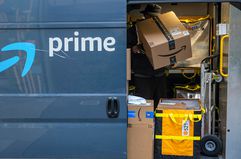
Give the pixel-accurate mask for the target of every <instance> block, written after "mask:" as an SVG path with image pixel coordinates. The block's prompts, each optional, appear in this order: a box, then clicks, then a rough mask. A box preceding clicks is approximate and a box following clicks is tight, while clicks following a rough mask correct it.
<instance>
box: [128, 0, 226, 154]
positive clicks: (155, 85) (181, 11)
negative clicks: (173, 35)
mask: <svg viewBox="0 0 241 159" xmlns="http://www.w3.org/2000/svg"><path fill="white" fill-rule="evenodd" d="M158 2H160V3H158ZM161 2H162V1H157V2H155V1H151V2H150V1H134V0H131V1H129V5H128V7H127V12H128V13H127V18H128V19H127V22H128V23H127V47H128V48H130V50H131V51H130V50H129V53H130V52H131V70H128V72H129V73H130V72H131V80H129V81H128V86H129V91H128V94H129V95H136V96H140V97H143V98H144V99H148V100H154V108H156V107H157V105H158V101H159V99H160V98H182V99H200V100H201V103H202V104H204V107H205V109H206V111H207V113H206V114H207V115H205V116H204V117H203V120H202V137H203V139H204V140H203V141H202V142H201V144H200V151H202V152H203V153H204V154H206V155H209V156H212V157H214V158H215V156H216V157H218V156H219V157H221V156H225V148H223V149H222V150H223V151H222V152H221V148H222V147H223V146H225V140H224V139H223V138H222V141H224V144H222V143H221V140H220V137H222V136H223V135H222V133H223V132H222V131H220V116H219V111H218V108H219V99H218V98H219V96H218V91H217V90H218V88H219V87H218V85H219V82H221V81H222V78H221V77H220V75H219V74H218V72H215V71H213V70H219V60H218V58H217V57H219V37H218V36H217V35H216V25H217V24H218V23H220V22H221V21H220V16H221V12H224V11H223V10H222V9H221V6H222V5H223V3H205V2H202V3H176V2H173V3H166V2H165V3H161ZM153 3H155V4H157V5H159V6H160V7H159V8H157V10H159V12H160V13H161V14H164V13H167V12H170V11H172V12H174V13H175V14H176V16H177V17H178V18H179V20H180V21H181V22H182V24H183V25H184V26H185V28H186V29H187V30H188V32H189V34H190V39H191V48H192V57H191V58H188V59H186V60H180V61H177V62H176V63H175V65H171V66H170V65H167V66H166V67H163V68H161V69H156V70H155V69H153V64H152V62H151V60H150V57H148V56H147V55H145V52H146V51H149V50H145V47H143V46H141V49H140V48H137V47H136V44H142V41H140V37H139V36H140V35H138V27H136V23H140V22H139V21H143V20H144V19H146V18H152V16H153V15H154V14H153V15H152V16H149V17H147V16H146V15H145V14H146V13H144V12H145V11H146V10H145V9H146V7H147V5H149V4H153ZM227 5H230V4H227ZM155 16H156V14H155ZM170 20H171V19H170ZM150 28H152V27H150ZM135 32H137V35H135ZM133 46H134V47H133ZM138 49H140V50H138ZM135 52H138V53H135ZM224 61H225V62H226V61H227V56H225V57H224ZM224 70H225V71H226V67H224ZM209 71H210V73H209V74H208V75H210V76H208V75H207V74H206V73H205V74H204V72H209ZM209 77H213V78H215V80H214V79H210V80H211V81H210V83H211V84H210V85H209V84H207V83H202V82H203V81H204V80H206V79H208V78H209ZM220 78H221V81H220ZM212 81H214V82H212ZM212 83H215V84H212ZM201 92H202V93H201ZM207 92H208V93H209V94H208V93H207ZM205 93H206V94H205ZM203 95H204V96H203ZM211 105H214V106H215V107H214V110H213V108H211ZM211 109H212V110H211ZM154 110H155V109H154ZM209 112H210V113H209ZM223 113H226V112H223ZM222 122H224V121H222ZM224 136H225V135H224ZM209 141H210V142H209ZM206 143H208V144H206ZM209 143H211V144H212V143H214V144H216V145H214V146H216V150H212V148H213V147H211V149H209V150H210V151H215V152H209V151H207V150H206V149H208V146H213V145H209ZM214 149H215V148H214ZM220 152H221V153H220ZM204 154H203V155H204ZM204 156H205V155H204Z"/></svg>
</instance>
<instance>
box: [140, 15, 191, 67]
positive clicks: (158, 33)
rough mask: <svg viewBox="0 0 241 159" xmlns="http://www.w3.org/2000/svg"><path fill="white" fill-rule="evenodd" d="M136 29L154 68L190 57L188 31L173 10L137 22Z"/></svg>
mask: <svg viewBox="0 0 241 159" xmlns="http://www.w3.org/2000/svg"><path fill="white" fill-rule="evenodd" d="M137 31H138V35H139V39H140V41H141V42H142V43H143V46H144V49H145V52H146V55H147V57H148V59H149V60H150V62H151V64H152V66H153V68H154V69H159V68H162V67H164V66H168V65H172V64H175V63H177V62H178V61H183V60H185V59H188V58H190V57H192V49H191V40H190V35H189V32H188V30H187V29H186V28H185V27H184V26H183V24H182V23H181V22H180V21H179V19H178V18H177V16H176V15H175V13H174V12H168V13H165V14H160V15H158V16H155V17H152V18H149V19H146V20H144V21H141V22H139V23H137Z"/></svg>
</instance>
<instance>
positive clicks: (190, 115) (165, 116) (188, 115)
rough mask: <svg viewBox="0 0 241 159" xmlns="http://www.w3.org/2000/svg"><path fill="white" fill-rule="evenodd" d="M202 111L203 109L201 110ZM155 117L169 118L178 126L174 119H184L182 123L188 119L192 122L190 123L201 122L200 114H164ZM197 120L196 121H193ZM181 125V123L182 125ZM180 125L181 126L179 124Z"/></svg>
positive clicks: (157, 114)
mask: <svg viewBox="0 0 241 159" xmlns="http://www.w3.org/2000/svg"><path fill="white" fill-rule="evenodd" d="M202 109H203V108H202ZM202 111H204V112H205V110H202ZM155 116H156V117H157V118H168V117H170V118H171V120H172V121H173V122H174V123H176V124H178V122H177V121H176V119H175V118H185V119H184V123H185V122H186V121H187V120H188V117H189V119H190V120H191V121H192V122H199V121H201V120H202V115H201V114H165V113H156V114H155ZM195 119H197V120H195ZM182 124H183V123H182ZM179 125H181V124H179Z"/></svg>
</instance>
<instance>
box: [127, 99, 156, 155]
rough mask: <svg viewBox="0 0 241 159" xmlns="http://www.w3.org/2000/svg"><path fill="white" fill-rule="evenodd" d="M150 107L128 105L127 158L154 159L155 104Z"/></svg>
mask: <svg viewBox="0 0 241 159" xmlns="http://www.w3.org/2000/svg"><path fill="white" fill-rule="evenodd" d="M148 103H150V105H128V129H127V158H128V159H153V157H154V102H153V101H148Z"/></svg>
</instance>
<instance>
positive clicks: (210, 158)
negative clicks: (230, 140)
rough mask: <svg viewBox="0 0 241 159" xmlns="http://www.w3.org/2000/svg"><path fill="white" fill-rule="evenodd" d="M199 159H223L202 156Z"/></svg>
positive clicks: (220, 157)
mask: <svg viewBox="0 0 241 159" xmlns="http://www.w3.org/2000/svg"><path fill="white" fill-rule="evenodd" d="M201 159H223V157H222V156H219V157H207V156H202V157H201Z"/></svg>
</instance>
